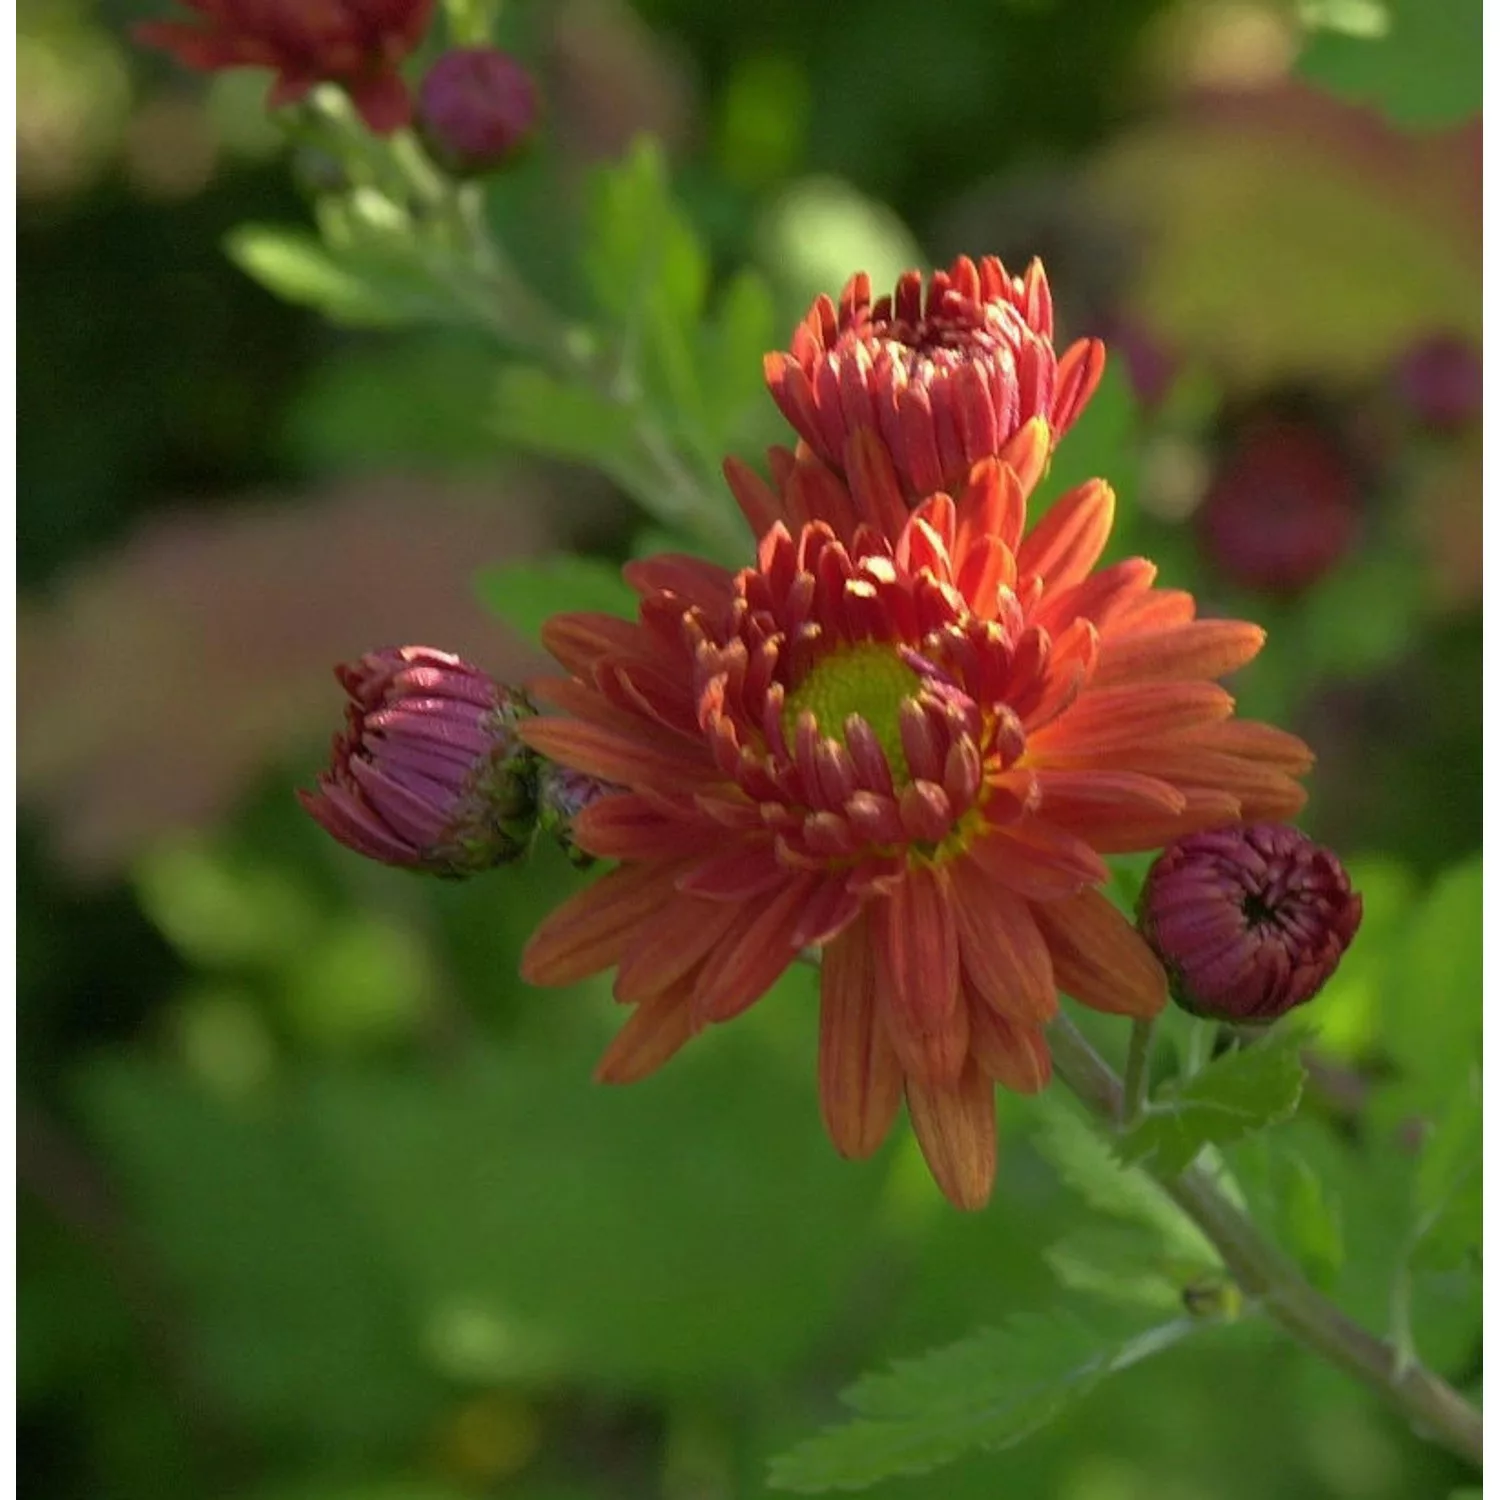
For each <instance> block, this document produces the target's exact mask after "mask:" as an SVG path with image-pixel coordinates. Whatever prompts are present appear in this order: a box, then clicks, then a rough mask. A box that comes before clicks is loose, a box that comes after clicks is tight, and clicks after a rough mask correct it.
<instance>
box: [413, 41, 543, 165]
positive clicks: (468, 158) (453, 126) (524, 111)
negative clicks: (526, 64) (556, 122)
mask: <svg viewBox="0 0 1500 1500" xmlns="http://www.w3.org/2000/svg"><path fill="white" fill-rule="evenodd" d="M536 118H537V93H536V85H535V84H534V83H533V82H532V81H531V75H530V74H529V73H528V72H527V71H526V69H525V68H523V67H522V66H521V64H520V63H519V62H517V61H516V59H515V58H513V57H512V56H511V55H510V54H509V53H508V52H502V51H500V50H499V49H498V48H496V47H462V48H459V49H457V50H455V51H452V52H445V53H444V54H443V55H442V56H441V57H440V58H438V60H437V61H436V62H435V63H433V65H432V67H431V69H430V70H429V71H428V74H427V76H426V78H424V79H423V80H422V89H421V94H420V96H419V98H418V102H417V123H418V126H419V128H420V130H421V132H422V139H423V140H424V141H425V142H426V144H427V149H428V150H429V151H430V152H431V153H432V156H433V158H434V160H436V161H437V162H439V163H440V164H441V165H442V166H443V167H444V168H446V169H447V170H448V171H450V172H452V173H454V174H455V175H456V176H477V175H479V174H481V173H484V172H493V171H494V170H495V169H496V168H497V167H502V166H504V165H505V164H506V163H507V162H509V161H510V160H512V159H513V158H514V157H515V155H516V154H517V152H518V151H520V149H521V148H522V147H523V146H524V145H525V144H526V142H527V140H528V139H529V138H530V136H531V132H532V130H533V129H534V128H535V126H536Z"/></svg>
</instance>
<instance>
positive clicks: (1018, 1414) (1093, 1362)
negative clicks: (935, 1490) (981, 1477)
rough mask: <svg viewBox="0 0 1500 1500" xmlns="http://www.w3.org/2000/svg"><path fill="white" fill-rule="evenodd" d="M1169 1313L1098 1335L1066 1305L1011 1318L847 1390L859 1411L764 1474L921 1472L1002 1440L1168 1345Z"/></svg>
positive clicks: (803, 1481)
mask: <svg viewBox="0 0 1500 1500" xmlns="http://www.w3.org/2000/svg"><path fill="white" fill-rule="evenodd" d="M1194 1326H1195V1325H1194V1324H1193V1323H1192V1322H1191V1320H1188V1319H1178V1320H1174V1321H1173V1322H1171V1323H1167V1324H1163V1325H1161V1326H1160V1327H1157V1328H1153V1329H1150V1330H1148V1331H1146V1332H1144V1333H1140V1332H1133V1333H1131V1334H1128V1335H1121V1334H1118V1333H1115V1334H1114V1335H1113V1336H1111V1335H1110V1334H1107V1333H1101V1332H1100V1331H1098V1330H1096V1329H1095V1328H1093V1327H1091V1326H1090V1325H1089V1324H1087V1323H1085V1322H1084V1321H1082V1320H1081V1319H1080V1318H1078V1317H1077V1316H1075V1315H1074V1314H1073V1313H1071V1312H1061V1311H1060V1312H1055V1313H1052V1314H1050V1315H1028V1316H1025V1317H1017V1318H1015V1319H1013V1320H1012V1321H1011V1322H1010V1323H1009V1324H1007V1325H1006V1326H1005V1327H1004V1328H1001V1329H993V1330H987V1331H985V1332H982V1333H977V1334H974V1335H972V1336H971V1337H969V1338H966V1339H963V1340H961V1341H960V1342H958V1343H956V1344H952V1345H950V1346H949V1347H948V1348H946V1349H939V1350H936V1351H934V1352H933V1353H930V1354H927V1355H924V1356H923V1357H921V1358H920V1359H913V1360H903V1361H900V1362H898V1363H896V1364H894V1365H893V1366H892V1367H891V1369H890V1370H889V1371H888V1372H886V1373H883V1374H878V1375H867V1376H865V1377H864V1378H863V1379H862V1380H860V1381H858V1382H857V1383H856V1384H855V1385H854V1386H853V1387H851V1388H850V1389H849V1390H848V1391H846V1392H845V1393H844V1401H845V1402H846V1404H847V1405H848V1406H850V1407H851V1408H852V1409H853V1410H854V1411H856V1412H858V1413H859V1416H858V1417H857V1418H856V1419H855V1420H854V1421H851V1422H848V1423H845V1424H844V1425H843V1426H840V1427H831V1428H828V1429H827V1430H825V1431H824V1432H822V1433H819V1434H818V1436H816V1437H814V1438H810V1439H809V1440H808V1441H806V1442H804V1443H802V1444H800V1445H799V1446H797V1447H796V1448H793V1449H792V1450H791V1451H790V1452H788V1453H785V1454H782V1455H781V1456H780V1457H779V1458H777V1459H776V1460H774V1461H773V1463H772V1465H771V1472H770V1482H771V1484H772V1485H773V1486H775V1487H776V1488H778V1489H787V1490H796V1491H799V1492H802V1493H805V1494H810V1493H817V1492H819V1491H822V1490H831V1489H844V1490H852V1489H863V1488H864V1487H866V1486H867V1485H871V1484H875V1483H877V1482H879V1481H880V1480H882V1479H887V1478H889V1477H891V1476H893V1475H897V1474H924V1473H927V1472H928V1471H929V1470H931V1469H934V1468H936V1467H938V1466H939V1465H940V1464H945V1463H948V1462H951V1461H952V1460H953V1459H955V1458H958V1457H959V1456H960V1455H961V1454H963V1453H966V1452H967V1451H969V1450H970V1449H972V1448H985V1449H989V1450H991V1451H994V1450H998V1449H1002V1448H1008V1447H1010V1446H1012V1445H1013V1444H1015V1443H1019V1442H1021V1441H1022V1440H1023V1439H1024V1438H1026V1437H1028V1436H1029V1435H1030V1434H1031V1433H1033V1432H1035V1431H1037V1430H1038V1429H1039V1428H1041V1427H1043V1426H1045V1425H1046V1424H1047V1423H1049V1422H1051V1421H1053V1420H1054V1419H1055V1418H1056V1417H1057V1416H1058V1415H1059V1414H1060V1413H1061V1412H1062V1411H1063V1410H1064V1409H1065V1408H1066V1407H1068V1406H1069V1405H1071V1404H1072V1403H1073V1402H1076V1401H1078V1400H1080V1399H1082V1398H1083V1397H1084V1396H1086V1395H1087V1394H1088V1393H1089V1392H1090V1391H1091V1390H1092V1389H1093V1388H1094V1387H1095V1386H1096V1385H1098V1383H1099V1382H1100V1381H1101V1380H1103V1379H1104V1378H1105V1377H1106V1376H1107V1375H1110V1374H1112V1373H1113V1372H1114V1371H1116V1370H1120V1369H1124V1368H1125V1367H1126V1366H1127V1365H1130V1364H1134V1363H1135V1362H1136V1361H1137V1360H1140V1359H1144V1358H1146V1357H1148V1356H1149V1355H1151V1354H1154V1353H1156V1352H1158V1351H1159V1350H1161V1349H1165V1348H1167V1347H1169V1346H1170V1345H1171V1344H1174V1343H1176V1342H1177V1340H1178V1339H1180V1338H1182V1337H1183V1336H1184V1335H1185V1334H1187V1333H1188V1332H1190V1331H1191V1330H1192V1329H1193V1327H1194Z"/></svg>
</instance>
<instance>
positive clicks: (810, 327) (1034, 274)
mask: <svg viewBox="0 0 1500 1500" xmlns="http://www.w3.org/2000/svg"><path fill="white" fill-rule="evenodd" d="M1103 371H1104V346H1103V344H1101V343H1100V342H1099V340H1098V339H1080V340H1079V341H1078V342H1077V343H1075V344H1074V345H1072V347H1071V348H1069V349H1068V350H1067V352H1066V353H1065V354H1063V355H1062V357H1061V358H1058V356H1057V354H1056V353H1055V351H1054V350H1053V347H1052V294H1051V292H1050V291H1049V290H1048V288H1047V273H1046V272H1045V271H1044V270H1043V269H1042V263H1041V262H1040V261H1037V260H1034V261H1032V263H1031V264H1030V266H1028V267H1027V270H1026V274H1025V276H1011V275H1010V274H1008V273H1007V271H1006V269H1005V267H1004V265H1003V264H1002V263H1001V262H1000V260H999V259H998V258H997V257H996V256H993V255H987V256H985V258H984V259H983V260H981V261H980V262H979V264H978V265H977V266H976V265H975V264H974V262H973V261H972V260H970V259H969V258H968V257H967V256H961V257H959V259H958V260H956V261H954V262H953V265H952V267H951V268H950V269H949V270H947V271H936V272H934V273H933V276H932V279H931V281H930V282H929V284H928V286H927V290H926V294H925V296H924V294H923V290H922V276H921V273H920V272H919V271H908V272H907V273H906V274H905V275H904V276H902V278H901V279H900V281H898V282H897V283H896V292H895V295H894V296H893V297H882V298H880V299H879V300H878V301H874V302H872V301H871V292H870V278H869V277H868V276H866V275H865V274H864V273H863V272H861V273H860V274H859V275H857V276H854V277H852V278H851V279H850V281H849V283H848V285H847V286H846V287H845V288H844V293H843V296H842V297H840V299H839V305H838V307H837V308H835V307H834V305H833V303H832V302H831V301H830V300H829V299H828V298H827V297H819V298H818V300H817V301H816V302H815V303H814V304H813V307H812V311H811V312H809V313H808V315H807V317H806V318H804V319H803V320H802V323H801V324H800V326H799V327H798V328H797V331H796V333H795V334H794V335H793V336H792V348H791V352H790V353H788V354H770V355H767V356H766V383H767V385H769V387H770V389H771V394H772V395H773V396H774V397H775V398H776V404H777V405H778V406H779V407H780V408H781V410H782V412H783V414H784V415H785V416H786V419H787V421H788V422H790V423H791V424H792V426H793V427H795V428H796V429H797V432H798V433H799V434H800V435H801V437H802V439H803V441H804V442H805V443H807V445H808V446H809V448H811V450H812V451H813V452H814V453H815V454H817V456H818V457H819V458H821V459H822V460H823V461H824V462H825V463H827V464H830V465H831V466H832V467H833V468H835V469H845V468H847V467H848V458H847V450H848V444H849V440H850V438H851V437H852V436H853V435H854V434H855V433H856V432H858V431H861V430H867V431H871V432H874V433H875V434H877V435H878V437H879V438H880V440H881V441H882V442H883V443H884V444H885V447H886V449H887V450H888V451H889V453H890V455H891V458H892V460H893V462H894V464H895V469H896V474H897V477H898V479H899V481H900V484H901V488H902V491H903V493H904V494H905V495H906V497H907V498H908V500H911V501H914V500H918V499H920V498H922V497H923V496H926V495H930V494H932V493H933V492H934V491H935V490H942V489H946V490H951V491H956V490H958V489H960V488H961V487H962V485H963V483H964V481H965V480H966V479H967V477H968V474H969V470H970V468H971V467H972V466H973V465H974V464H976V463H978V462H979V461H980V460H981V459H984V458H990V457H994V456H996V455H999V456H1001V457H1006V458H1013V453H1012V451H1011V447H1010V445H1011V444H1013V443H1016V442H1018V441H1020V442H1036V441H1038V440H1040V441H1041V443H1042V446H1043V448H1044V449H1047V450H1050V446H1051V444H1052V443H1053V442H1055V441H1056V440H1057V439H1058V438H1060V437H1061V436H1062V435H1063V433H1065V432H1066V431H1067V430H1068V428H1069V427H1070V426H1072V424H1073V422H1074V420H1075V419H1076V418H1077V416H1078V414H1079V412H1081V411H1082V410H1083V407H1084V404H1085V403H1086V402H1087V401H1088V399H1089V397H1090V396H1091V395H1092V394H1093V392H1094V388H1095V387H1096V386H1097V385H1098V383H1099V377H1100V375H1101V374H1103ZM1032 423H1039V424H1041V431H1040V434H1038V433H1035V432H1033V433H1031V434H1030V435H1027V429H1028V427H1029V425H1030V424H1032Z"/></svg>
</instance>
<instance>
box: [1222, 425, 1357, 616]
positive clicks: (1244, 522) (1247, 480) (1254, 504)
mask: <svg viewBox="0 0 1500 1500" xmlns="http://www.w3.org/2000/svg"><path fill="white" fill-rule="evenodd" d="M1360 488H1361V479H1360V473H1359V470H1358V468H1357V466H1356V465H1355V463H1354V462H1353V461H1352V459H1351V456H1350V453H1349V451H1348V449H1347V447H1346V445H1345V444H1344V442H1343V441H1342V440H1341V439H1340V437H1339V435H1338V434H1337V433H1336V432H1334V431H1333V430H1331V429H1330V428H1328V427H1326V426H1325V425H1323V424H1321V423H1319V422H1316V421H1314V420H1312V419H1310V418H1305V417H1297V416H1290V415H1288V416H1283V415H1277V414H1274V413H1273V414H1267V415H1263V416H1259V417H1257V418H1255V419H1253V420H1251V421H1250V422H1249V423H1247V424H1246V426H1245V427H1244V428H1243V429H1242V430H1241V431H1240V432H1238V433H1237V434H1236V435H1235V437H1234V439H1233V441H1232V444H1231V447H1230V449H1229V451H1228V453H1227V454H1226V456H1225V458H1224V460H1223V462H1222V463H1221V465H1220V467H1219V469H1218V472H1217V473H1216V474H1215V476H1214V479H1213V482H1212V483H1211V484H1210V486H1209V489H1208V493H1207V494H1206V495H1205V496H1204V498H1203V503H1202V505H1201V506H1200V507H1199V509H1198V512H1197V515H1196V517H1195V522H1196V525H1197V529H1198V537H1199V541H1200V544H1201V545H1202V547H1203V549H1204V551H1205V552H1206V553H1207V554H1208V556H1209V557H1210V558H1211V559H1212V561H1213V562H1214V564H1215V565H1216V566H1217V567H1218V568H1219V569H1220V570H1221V571H1222V572H1223V573H1224V575H1225V576H1226V577H1227V578H1229V579H1231V580H1233V581H1234V582H1235V583H1238V584H1241V585H1243V586H1244V587H1246V588H1252V589H1264V590H1267V591H1270V592H1274V593H1283V594H1295V593H1298V592H1300V591H1302V590H1303V589H1306V588H1310V587H1311V586H1312V585H1313V584H1314V583H1316V582H1317V581H1318V580H1319V579H1320V578H1322V577H1323V576H1324V575H1325V574H1326V573H1327V572H1328V571H1329V570H1330V569H1332V568H1334V567H1336V566H1337V565H1338V563H1339V562H1340V561H1341V560H1342V559H1343V557H1344V556H1345V555H1346V554H1347V553H1348V552H1349V550H1350V548H1351V547H1353V546H1354V544H1355V542H1356V540H1357V539H1358V536H1359V532H1360V528H1361V524H1362V505H1361V499H1360Z"/></svg>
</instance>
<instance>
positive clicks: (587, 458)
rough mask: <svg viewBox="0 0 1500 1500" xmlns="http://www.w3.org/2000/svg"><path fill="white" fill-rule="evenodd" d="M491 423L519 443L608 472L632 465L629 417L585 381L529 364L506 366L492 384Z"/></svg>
mask: <svg viewBox="0 0 1500 1500" xmlns="http://www.w3.org/2000/svg"><path fill="white" fill-rule="evenodd" d="M496 395H497V398H498V399H497V402H496V407H495V415H494V423H493V425H494V427H495V429H496V431H497V432H498V433H499V434H500V436H501V437H503V438H505V439H506V440H507V441H508V442H512V443H514V444H515V445H516V446H517V447H519V448H526V449H530V450H531V451H532V452H535V453H546V454H550V455H552V456H553V457H555V458H565V459H568V460H570V461H572V462H575V463H589V464H594V465H597V466H598V467H599V468H602V469H605V470H606V471H608V472H614V471H616V470H618V469H621V468H622V467H623V468H625V469H626V470H629V469H630V468H631V466H633V465H638V463H639V459H638V453H637V448H636V432H635V416H634V414H633V413H632V412H631V411H630V409H629V408H628V407H627V406H624V405H622V404H621V403H620V402H618V401H611V400H610V399H609V398H608V397H606V396H603V395H600V394H599V393H598V392H596V391H592V390H590V389H589V388H588V387H587V386H585V385H578V384H574V383H572V382H566V383H565V382H563V381H561V380H557V379H554V378H553V377H552V376H551V375H548V374H547V373H546V371H544V370H538V369H536V368H534V367H533V366H530V365H508V366H506V368H505V369H504V370H502V371H501V372H500V378H499V382H498V384H497V387H496Z"/></svg>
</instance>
